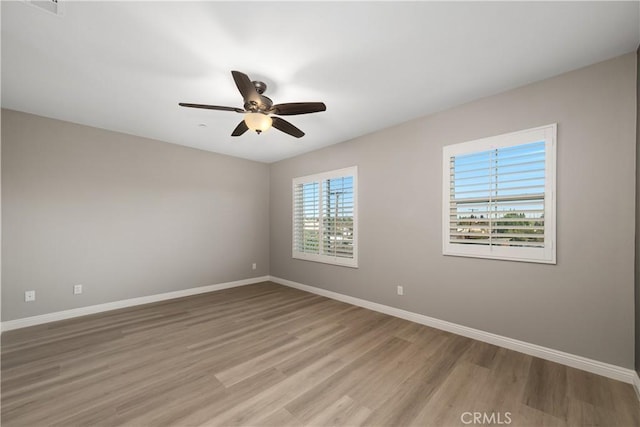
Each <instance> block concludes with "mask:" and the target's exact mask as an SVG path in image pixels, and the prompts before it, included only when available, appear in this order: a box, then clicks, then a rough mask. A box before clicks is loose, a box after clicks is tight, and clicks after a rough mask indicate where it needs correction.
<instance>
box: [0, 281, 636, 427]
mask: <svg viewBox="0 0 640 427" xmlns="http://www.w3.org/2000/svg"><path fill="white" fill-rule="evenodd" d="M1 409H2V425H3V426H5V427H6V426H40V425H59V426H77V425H92V426H93V425H97V426H110V425H131V426H143V425H158V426H168V425H175V426H192V425H213V426H234V425H247V426H288V425H292V426H301V425H309V426H329V425H331V426H335V425H344V426H356V425H364V426H405V425H415V426H432V425H433V426H458V425H459V426H463V425H474V424H464V423H463V421H467V422H468V421H470V420H472V417H473V416H474V415H473V413H474V412H479V413H482V414H486V417H492V416H493V418H483V419H481V420H482V421H484V422H485V425H486V424H488V423H487V421H493V424H494V425H504V424H506V422H507V421H511V425H514V426H525V425H530V426H566V425H572V426H582V425H589V426H640V406H639V404H638V400H637V398H636V396H635V393H634V391H633V389H632V387H631V386H630V385H628V384H624V383H621V382H617V381H613V380H610V379H607V378H604V377H601V376H598V375H594V374H590V373H587V372H583V371H579V370H576V369H572V368H569V367H566V366H563V365H559V364H556V363H552V362H548V361H545V360H541V359H538V358H534V357H531V356H527V355H524V354H521V353H517V352H515V351H510V350H506V349H503V348H500V347H496V346H493V345H489V344H485V343H482V342H479V341H474V340H471V339H468V338H464V337H460V336H457V335H453V334H450V333H446V332H442V331H439V330H436V329H432V328H429V327H426V326H422V325H419V324H415V323H411V322H408V321H405V320H401V319H397V318H394V317H391V316H387V315H384V314H381V313H377V312H374V311H370V310H366V309H363V308H359V307H355V306H352V305H349V304H345V303H342V302H338V301H334V300H331V299H327V298H324V297H321V296H317V295H313V294H310V293H306V292H302V291H299V290H295V289H290V288H287V287H283V286H280V285H276V284H273V283H261V284H257V285H251V286H244V287H239V288H233V289H227V290H224V291H219V292H213V293H209V294H203V295H196V296H193V297H187V298H181V299H177V300H172V301H166V302H161V303H155V304H150V305H145V306H140V307H134V308H128V309H123V310H117V311H112V312H108V313H101V314H97V315H92V316H86V317H83V318H77V319H71V320H67V321H61V322H56V323H50V324H47V325H41V326H35V327H31V328H25V329H20V330H16V331H9V332H6V333H4V334H3V335H2V408H1ZM466 412H470V413H471V414H466V415H465V413H466ZM507 413H508V414H507ZM461 417H463V418H462V419H461ZM475 425H478V424H475Z"/></svg>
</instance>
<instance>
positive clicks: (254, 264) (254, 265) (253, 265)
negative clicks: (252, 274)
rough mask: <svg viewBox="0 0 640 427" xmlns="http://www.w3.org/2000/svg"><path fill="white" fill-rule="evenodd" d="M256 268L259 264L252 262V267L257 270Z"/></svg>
mask: <svg viewBox="0 0 640 427" xmlns="http://www.w3.org/2000/svg"><path fill="white" fill-rule="evenodd" d="M256 268H258V265H257V264H256V263H255V262H254V263H253V264H251V269H252V270H255V269H256Z"/></svg>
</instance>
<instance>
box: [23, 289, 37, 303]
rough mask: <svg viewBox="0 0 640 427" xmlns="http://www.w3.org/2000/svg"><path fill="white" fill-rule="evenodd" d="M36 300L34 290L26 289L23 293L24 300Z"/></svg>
mask: <svg viewBox="0 0 640 427" xmlns="http://www.w3.org/2000/svg"><path fill="white" fill-rule="evenodd" d="M35 300H36V291H26V292H25V293H24V302H32V301H35Z"/></svg>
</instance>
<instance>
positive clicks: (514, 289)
mask: <svg viewBox="0 0 640 427" xmlns="http://www.w3.org/2000/svg"><path fill="white" fill-rule="evenodd" d="M635 62H636V54H635V53H632V54H627V55H625V56H622V57H619V58H615V59H612V60H609V61H607V62H603V63H600V64H596V65H593V66H590V67H588V68H584V69H581V70H577V71H574V72H570V73H567V74H564V75H561V76H558V77H555V78H552V79H549V80H545V81H542V82H538V83H534V84H531V85H528V86H525V87H522V88H518V89H515V90H511V91H509V92H506V93H502V94H498V95H495V96H492V97H488V98H485V99H481V100H478V101H476V102H472V103H469V104H466V105H463V106H460V107H457V108H454V109H451V110H448V111H445V112H442V113H438V114H434V115H431V116H428V117H424V118H421V119H417V120H414V121H411V122H408V123H405V124H402V125H399V126H397V127H393V128H389V129H385V130H383V131H380V132H376V133H373V134H370V135H367V136H363V137H361V138H357V139H355V140H352V141H349V142H346V143H342V144H338V145H335V146H331V147H328V148H326V149H322V150H319V151H316V152H313V153H309V154H306V155H302V156H299V157H295V158H292V159H287V160H283V161H281V162H278V163H275V164H272V167H271V204H270V210H271V212H270V217H271V223H270V226H271V231H270V234H271V240H270V242H271V249H270V258H271V268H270V271H271V274H272V275H273V276H276V277H280V278H284V279H289V280H293V281H296V282H300V283H304V284H307V285H311V286H316V287H319V288H323V289H327V290H331V291H335V292H339V293H342V294H346V295H351V296H355V297H358V298H363V299H366V300H370V301H374V302H378V303H382V304H387V305H390V306H393V307H398V308H402V309H406V310H410V311H413V312H416V313H421V314H424V315H427V316H432V317H435V318H438V319H443V320H447V321H451V322H455V323H458V324H461V325H466V326H470V327H473V328H477V329H480V330H484V331H489V332H492V333H496V334H499V335H503V336H507V337H512V338H515V339H519V340H523V341H526V342H530V343H535V344H539V345H542V346H545V347H551V348H554V349H558V350H561V351H566V352H569V353H573V354H578V355H581V356H584V357H589V358H593V359H596V360H600V361H603V362H608V363H611V364H614V365H618V366H623V367H627V368H632V367H633V365H634V361H633V354H634V344H633V343H634V327H633V326H634V299H633V294H634V289H633V288H634V286H633V283H634V233H633V231H632V230H634V221H635V218H634V208H635V205H634V203H635V202H634V200H635V144H636V136H635V134H636V125H635V116H636V112H635V108H636V91H635V87H636V86H635V85H636V69H635V66H636V64H635ZM469 72H473V71H472V70H471V69H470V70H469ZM425 96H428V94H425ZM329 108H330V107H329ZM555 122H557V123H558V177H557V182H558V191H557V197H558V202H557V204H558V208H557V209H558V210H557V228H558V240H557V247H558V250H557V257H558V264H557V265H542V264H531V263H520V262H508V261H496V260H483V259H472V258H461V257H445V256H443V255H442V231H441V229H442V227H441V217H442V214H441V199H442V177H441V175H442V172H441V170H442V166H441V164H442V147H443V146H444V145H448V144H454V143H458V142H463V141H468V140H472V139H477V138H480V137H485V136H490V135H496V134H501V133H505V132H510V131H517V130H521V129H527V128H531V127H535V126H540V125H546V124H549V123H555ZM351 165H358V172H359V182H358V184H359V192H360V194H359V209H360V211H359V226H360V235H359V239H360V247H359V264H360V268H358V269H352V268H346V267H337V266H331V265H326V264H320V263H314V262H309V261H303V260H297V259H292V258H291V179H292V178H293V177H296V176H302V175H307V174H311V173H316V172H320V171H325V170H331V169H336V168H341V167H345V166H351ZM400 284H402V285H404V292H405V295H404V296H397V295H396V285H400Z"/></svg>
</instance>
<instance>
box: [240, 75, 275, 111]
mask: <svg viewBox="0 0 640 427" xmlns="http://www.w3.org/2000/svg"><path fill="white" fill-rule="evenodd" d="M251 83H252V84H253V86H254V87H255V88H256V92H258V95H259V96H260V102H256V101H254V100H248V101H247V102H246V103H245V104H244V109H245V110H247V111H252V112H254V113H258V112H266V111H269V110H271V107H273V101H272V100H271V99H270V98H269V97H267V96H264V95H262V94H263V93H264V92H265V91H266V90H267V84H266V83H265V82H261V81H257V80H256V81H253V82H251Z"/></svg>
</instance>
